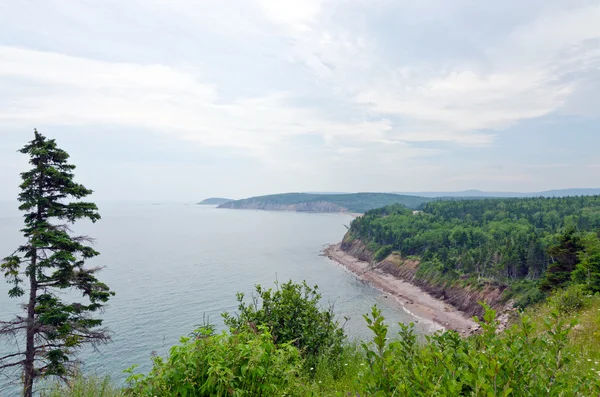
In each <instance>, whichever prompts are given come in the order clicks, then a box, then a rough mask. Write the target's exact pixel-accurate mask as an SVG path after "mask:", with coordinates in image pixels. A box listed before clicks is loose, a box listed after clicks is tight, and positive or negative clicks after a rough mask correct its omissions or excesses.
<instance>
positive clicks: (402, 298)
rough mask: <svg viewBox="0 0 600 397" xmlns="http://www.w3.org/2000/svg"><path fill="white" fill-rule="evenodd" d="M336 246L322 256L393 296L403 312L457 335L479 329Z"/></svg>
mask: <svg viewBox="0 0 600 397" xmlns="http://www.w3.org/2000/svg"><path fill="white" fill-rule="evenodd" d="M340 245H341V244H340V243H338V244H334V245H330V246H329V247H327V248H326V249H325V251H324V253H325V256H327V257H328V258H329V259H330V260H332V261H334V262H336V263H338V264H339V265H341V266H343V267H344V268H346V269H347V270H348V271H350V272H352V273H354V274H355V275H356V276H357V277H358V278H359V279H361V280H363V281H366V282H368V283H369V284H371V285H373V286H374V287H376V288H377V289H379V290H381V291H383V292H385V293H387V294H389V295H391V296H393V297H394V298H396V300H397V301H398V302H399V303H400V305H402V306H403V307H404V308H405V310H407V311H409V312H410V313H412V314H414V315H415V316H417V317H421V318H424V319H426V320H430V321H433V322H434V323H436V324H438V325H440V326H442V327H443V328H445V329H450V330H454V331H457V332H458V333H460V334H461V335H469V334H472V333H473V332H474V331H475V330H477V329H478V328H479V325H478V324H477V323H476V322H475V321H474V320H473V319H471V318H469V317H467V316H466V315H465V314H464V313H462V312H460V311H458V310H457V309H456V308H454V307H452V306H450V305H448V304H447V303H445V302H443V301H441V300H439V299H437V298H434V297H433V296H431V295H430V294H428V293H427V292H425V291H423V290H422V289H421V288H419V287H417V286H416V285H413V284H411V283H408V282H406V281H404V280H401V279H399V278H396V277H394V276H392V275H390V274H387V273H384V272H382V271H380V270H377V269H373V268H372V266H371V264H370V263H369V262H365V261H362V260H360V259H358V258H355V257H354V256H352V255H350V254H348V253H347V252H345V251H343V250H342V249H341V247H340Z"/></svg>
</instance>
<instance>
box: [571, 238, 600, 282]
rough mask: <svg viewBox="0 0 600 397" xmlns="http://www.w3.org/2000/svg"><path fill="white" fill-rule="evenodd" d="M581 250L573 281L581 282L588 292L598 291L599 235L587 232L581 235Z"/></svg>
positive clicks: (599, 267) (599, 270) (599, 272)
mask: <svg viewBox="0 0 600 397" xmlns="http://www.w3.org/2000/svg"><path fill="white" fill-rule="evenodd" d="M581 240H582V244H583V246H584V248H583V250H582V251H581V252H579V253H578V254H579V260H580V262H579V264H578V265H577V268H576V269H575V270H574V271H573V274H572V277H573V281H575V282H576V283H579V284H583V285H584V286H585V289H586V290H587V291H588V292H592V293H596V292H600V235H599V234H598V233H593V232H592V233H587V234H586V235H585V236H583V238H582V239H581Z"/></svg>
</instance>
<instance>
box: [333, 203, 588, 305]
mask: <svg viewBox="0 0 600 397" xmlns="http://www.w3.org/2000/svg"><path fill="white" fill-rule="evenodd" d="M599 231H600V196H587V197H584V196H582V197H566V198H525V199H514V198H513V199H483V200H481V199H480V200H448V201H435V202H429V203H426V204H424V205H423V208H422V212H419V213H417V214H413V212H412V211H410V210H407V209H405V208H403V207H400V206H389V207H385V208H381V209H376V210H372V211H369V212H367V213H366V214H365V215H363V216H362V217H360V218H357V219H355V220H354V221H353V222H352V224H351V226H350V230H349V231H348V233H347V235H346V236H345V238H344V243H343V244H342V249H344V250H346V251H348V252H350V253H352V254H353V255H355V256H359V257H362V258H361V259H366V260H371V261H373V262H375V263H376V266H378V267H380V268H381V270H383V271H386V272H388V273H391V274H393V275H395V276H397V277H401V278H405V279H410V281H411V282H414V283H416V284H418V285H419V286H421V287H423V288H424V289H426V290H428V291H429V292H431V293H433V294H434V295H436V296H440V297H442V298H444V299H447V300H454V301H453V302H451V303H453V304H455V305H458V306H459V307H460V306H461V305H462V304H463V303H464V304H465V305H467V306H466V307H463V308H462V309H463V310H466V311H469V310H470V309H473V308H475V307H476V302H477V299H487V297H493V299H494V301H495V303H496V304H498V305H499V304H501V303H502V302H504V301H506V300H507V299H509V298H514V299H515V300H516V301H517V303H518V304H519V305H527V304H530V303H531V302H534V301H537V300H539V299H542V298H543V296H544V295H545V294H546V293H547V292H549V291H551V290H553V289H555V288H558V287H563V286H566V285H568V284H569V283H571V282H578V283H587V285H588V288H592V287H594V288H596V287H595V285H596V284H597V287H598V288H600V278H599V277H598V276H597V272H598V271H599V270H600V255H598V251H599V250H600V240H599V237H598V232H599ZM409 258H410V259H411V260H410V261H407V259H409ZM408 262H410V266H409V265H408V264H407V263H408ZM465 290H468V291H467V292H466V293H465ZM476 291H479V292H481V291H487V292H486V294H487V297H486V296H481V295H477V294H478V292H477V293H476ZM473 297H475V298H476V299H473ZM473 314H476V313H473Z"/></svg>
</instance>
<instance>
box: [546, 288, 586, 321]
mask: <svg viewBox="0 0 600 397" xmlns="http://www.w3.org/2000/svg"><path fill="white" fill-rule="evenodd" d="M583 288H584V287H583V286H582V285H580V284H574V285H570V286H569V287H567V288H565V289H561V290H558V291H556V292H555V293H554V294H553V295H552V296H551V297H550V299H549V303H550V305H551V306H553V307H554V308H555V309H556V310H558V311H559V312H560V313H564V314H572V313H576V312H578V311H580V310H581V309H583V307H584V306H585V301H586V297H585V293H584V291H583Z"/></svg>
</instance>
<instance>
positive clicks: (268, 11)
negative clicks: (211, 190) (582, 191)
mask: <svg viewBox="0 0 600 397" xmlns="http://www.w3.org/2000/svg"><path fill="white" fill-rule="evenodd" d="M5 8H6V11H7V12H5V13H3V16H7V15H10V16H11V18H10V19H8V18H6V17H5V18H4V19H2V17H1V16H0V86H1V87H2V90H1V91H2V92H0V131H7V129H8V128H10V129H12V130H13V131H14V130H15V128H16V129H17V130H20V129H23V130H27V131H30V130H31V127H32V126H36V125H37V126H40V125H44V126H64V125H74V126H82V127H86V128H82V130H85V131H90V130H92V129H94V127H97V126H110V127H111V128H114V129H115V130H118V131H123V134H127V133H128V131H133V130H135V131H136V132H138V133H140V134H142V135H143V134H146V133H148V132H149V131H151V132H152V133H153V134H158V135H164V136H167V137H168V139H167V140H168V141H169V142H170V143H171V142H179V144H180V147H183V148H185V149H186V150H187V149H189V148H193V149H198V148H205V147H208V148H209V150H210V151H213V150H214V152H215V153H220V152H222V153H226V155H225V156H224V157H227V156H232V157H234V158H238V157H242V156H250V157H251V158H252V159H251V160H250V161H249V162H252V163H253V164H255V165H256V164H257V163H259V165H258V166H256V167H258V168H254V169H250V168H247V169H244V170H243V171H244V177H243V178H242V177H240V178H237V177H236V175H238V174H239V175H241V174H242V173H241V171H240V170H236V171H231V175H230V178H231V179H229V181H230V183H231V184H232V185H234V184H235V183H246V184H248V185H249V184H250V182H249V180H250V177H251V176H252V175H269V176H268V178H272V179H271V181H276V182H277V183H278V184H281V187H280V188H278V190H280V189H285V187H283V186H286V185H285V184H286V183H288V184H289V186H290V187H289V188H290V189H291V190H297V189H298V188H299V187H293V186H292V185H294V184H295V183H296V181H303V182H298V183H304V185H303V186H306V188H307V189H310V190H318V189H319V186H320V188H321V189H322V190H331V188H329V187H328V186H330V185H329V184H330V183H333V184H335V183H337V181H343V182H340V184H339V185H336V186H339V187H337V188H335V189H337V190H356V189H369V190H375V189H376V187H377V186H379V189H384V186H385V185H386V183H387V182H394V181H397V183H398V184H399V185H400V186H402V187H400V186H399V187H398V188H397V190H407V189H409V188H408V187H407V186H404V185H403V183H404V182H407V183H411V184H412V185H413V186H414V189H415V190H419V189H422V187H419V184H420V183H424V182H423V181H424V180H433V179H435V178H438V179H446V180H450V179H451V178H450V177H452V176H456V175H458V178H459V179H455V180H454V182H456V186H460V187H464V188H467V187H472V186H468V185H470V184H475V183H483V182H485V180H484V179H485V178H486V177H487V176H488V175H486V174H476V175H471V174H470V172H471V168H477V167H478V166H479V165H477V166H476V167H475V166H469V167H466V166H464V164H465V163H464V161H463V160H465V158H466V157H468V156H469V155H473V156H474V157H476V153H477V151H481V152H485V153H489V154H490V158H491V157H494V159H489V161H490V162H495V163H494V164H498V163H500V160H498V159H502V158H505V157H506V153H503V155H501V154H499V153H497V152H494V151H493V150H494V148H495V147H498V150H505V151H506V150H507V149H506V147H507V145H504V146H503V144H505V142H503V141H502V137H504V136H505V131H504V130H505V129H507V128H510V127H513V126H515V125H517V124H518V123H520V122H522V121H525V120H531V119H535V118H537V117H541V116H545V115H553V114H569V115H578V116H585V117H587V118H589V119H592V120H595V119H597V118H598V117H599V116H600V113H599V112H598V109H599V107H598V104H600V94H599V92H600V91H599V90H598V83H597V82H598V81H600V72H598V70H600V24H598V23H597V21H598V20H600V5H599V4H598V3H597V2H593V1H592V2H590V1H586V0H580V1H579V0H574V1H572V2H561V1H560V0H549V1H542V0H535V1H533V0H532V1H531V2H522V1H516V0H509V1H506V2H501V3H498V2H496V3H486V2H482V3H481V4H480V3H477V5H476V6H475V4H474V3H473V2H472V1H470V0H457V1H452V2H449V1H446V0H427V1H412V0H410V1H392V0H371V1H369V0H285V1H276V0H223V1H221V2H206V1H205V2H190V1H187V0H171V1H166V0H156V1H150V2H144V1H139V0H123V1H120V2H111V3H102V2H100V3H98V2H96V3H89V2H87V3H85V2H79V3H75V2H61V1H56V0H48V1H47V2H44V3H40V4H38V5H36V7H35V8H34V7H33V6H32V4H31V3H27V2H21V3H19V2H13V3H7V5H6V6H5ZM25 19H27V20H28V21H29V23H27V24H22V23H20V21H22V20H25ZM548 126H550V123H548ZM87 127H89V128H87ZM98 130H100V129H98ZM582 131H583V130H582ZM569 133H571V134H576V133H580V134H585V132H575V131H569ZM543 134H544V132H538V137H541V136H542V135H543ZM580 136H582V135H580ZM533 140H534V139H531V141H533ZM525 142H528V141H527V140H525ZM545 144H547V146H550V144H552V143H548V142H545V140H544V138H543V137H541V138H539V139H538V140H537V142H536V143H535V150H537V148H539V147H547V146H544V145H545ZM473 147H477V149H475V150H474V149H473ZM434 148H435V150H434ZM222 149H224V150H222ZM540 150H541V149H540ZM200 151H201V150H198V152H200ZM573 152H574V153H575V152H576V151H573ZM539 157H540V158H536V159H537V160H539V161H540V164H539V165H536V164H535V160H532V159H526V160H523V162H520V163H519V164H516V166H518V167H521V168H520V169H521V170H522V169H523V167H529V168H527V170H528V171H529V172H532V173H542V171H543V170H544V169H545V168H546V167H547V164H546V162H547V161H548V160H547V159H548V158H549V157H545V158H542V156H539ZM256 159H260V162H255V161H254V160H256ZM245 160H247V159H245ZM487 161H488V159H487V158H485V159H483V158H482V160H481V162H482V163H486V162H487ZM525 161H527V162H528V163H527V164H523V163H524V162H525ZM557 161H560V162H561V163H563V162H564V163H568V162H570V161H572V160H571V159H568V158H560V159H559V160H557ZM529 162H530V163H531V164H529ZM580 162H581V163H583V164H586V163H593V162H594V161H593V157H591V158H587V157H586V158H582V159H580ZM260 167H263V168H260ZM461 167H463V168H461ZM465 167H466V168H465ZM536 167H537V168H536ZM594 167H595V165H594V164H591V165H590V166H589V167H588V168H586V169H588V174H591V173H592V172H593V171H589V170H590V169H591V168H594ZM131 168H132V169H134V168H135V167H131ZM267 168H268V169H269V170H268V172H267V171H265V170H266V169H267ZM565 168H567V167H565ZM438 170H441V171H443V172H441V171H438ZM554 170H556V171H560V170H563V169H562V168H560V167H558V168H556V169H552V171H554ZM513 171H514V172H513ZM564 171H565V172H566V170H564ZM139 172H141V171H139ZM182 172H183V169H182ZM219 172H222V173H224V172H225V171H223V170H222V169H221V170H220V171H219ZM506 173H509V174H510V175H508V176H504V175H505V174H506ZM182 175H183V174H182ZM220 175H222V174H220ZM514 175H517V176H519V175H521V177H520V178H521V179H520V180H513V179H511V178H513V176H514ZM565 175H566V174H565ZM182 178H183V177H182ZM236 178H237V179H236ZM460 178H462V179H460ZM482 178H483V179H482ZM543 178H546V180H549V179H548V178H549V177H547V176H546V175H545V174H544V175H542V176H541V177H540V180H542V179H543ZM567 179H568V176H567V177H565V180H567ZM214 180H215V181H218V180H219V178H218V177H215V178H214ZM581 180H582V181H588V180H592V179H591V177H590V179H581ZM511 181H512V182H515V183H521V184H522V185H526V184H527V183H528V180H526V179H525V178H523V177H522V171H520V170H519V169H517V170H516V171H515V170H511V171H510V172H508V171H507V170H499V171H497V174H493V178H492V179H490V180H489V183H490V185H492V184H493V183H505V184H506V186H509V184H510V183H512V182H511ZM459 182H460V183H459ZM215 183H216V182H215ZM256 183H257V182H256V181H253V182H252V186H255V185H256ZM260 183H262V185H260V186H262V188H265V187H268V186H270V185H269V181H261V182H260ZM313 183H314V185H311V184H313ZM353 183H356V184H357V185H356V188H353V187H352V186H354V185H353ZM432 183H435V182H432ZM536 183H537V182H536ZM539 183H540V184H541V183H542V182H539ZM586 183H587V182H586ZM309 185H310V186H309ZM256 186H258V185H256ZM278 186H279V185H278ZM294 186H295V185H294ZM446 188H450V186H449V185H448V186H447V187H446ZM385 189H387V188H385ZM433 189H434V190H435V189H437V188H435V187H433ZM257 193H258V192H257Z"/></svg>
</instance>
